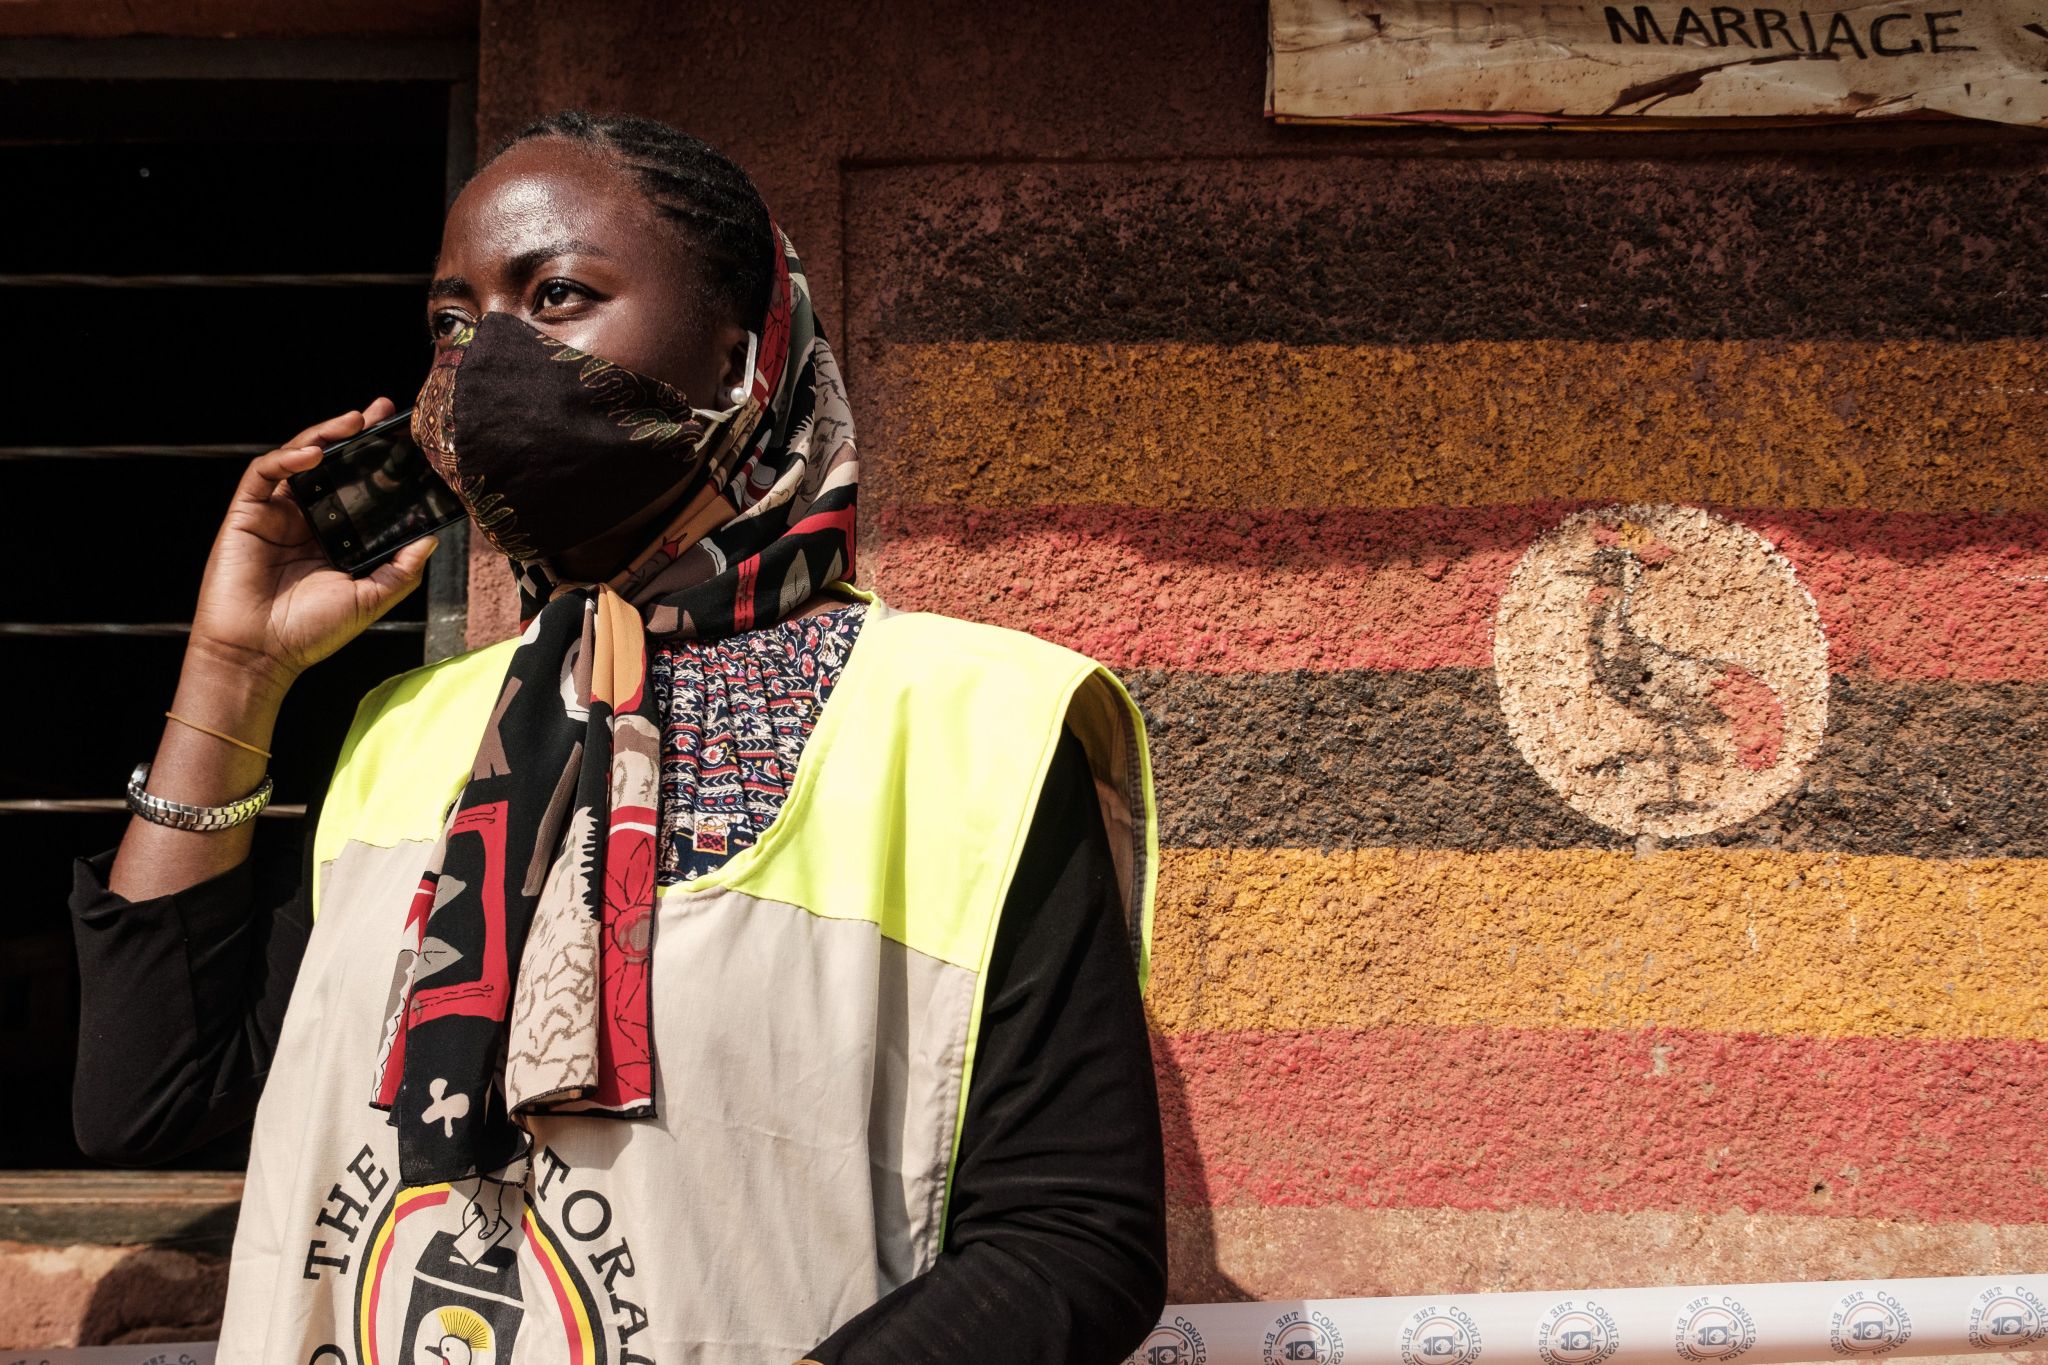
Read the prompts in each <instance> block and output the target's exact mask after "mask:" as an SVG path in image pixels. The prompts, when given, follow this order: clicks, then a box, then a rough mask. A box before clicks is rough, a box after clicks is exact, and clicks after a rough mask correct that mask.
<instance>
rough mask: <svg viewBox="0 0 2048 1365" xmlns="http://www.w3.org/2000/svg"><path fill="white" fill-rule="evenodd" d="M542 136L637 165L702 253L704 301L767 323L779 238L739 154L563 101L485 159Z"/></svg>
mask: <svg viewBox="0 0 2048 1365" xmlns="http://www.w3.org/2000/svg"><path fill="white" fill-rule="evenodd" d="M537 137H560V138H567V139H569V140H570V141H572V142H581V143H584V144H586V145H587V146H590V147H592V148H594V149H596V150H597V151H598V152H600V153H602V154H603V155H605V156H607V157H609V158H610V159H611V160H613V161H615V162H617V163H618V164H619V165H621V166H623V167H624V168H625V169H627V170H629V171H631V172H632V173H633V177H634V179H635V180H636V181H637V182H638V183H639V186H640V191H641V193H642V194H644V195H646V196H647V202H648V203H650V204H652V205H653V206H654V207H655V208H656V209H658V210H659V211H660V212H661V213H662V215H663V216H664V217H666V218H667V219H668V220H669V221H670V222H671V223H674V224H675V225H676V228H677V230H678V231H680V232H681V233H682V235H683V239H684V241H685V242H687V243H688V244H689V245H690V246H691V247H693V248H694V249H695V250H696V251H697V252H698V254H699V256H700V257H701V258H702V261H703V276H702V278H701V279H700V280H699V289H700V291H701V297H702V298H703V300H704V302H706V303H707V304H710V305H713V306H715V307H717V308H719V309H721V310H722V311H724V312H725V313H726V314H727V316H728V317H730V319H731V320H732V321H734V322H736V323H738V324H739V325H740V326H742V327H748V328H753V329H758V328H759V327H760V325H761V318H762V317H763V316H765V315H766V313H767V311H768V291H769V290H770V289H771V288H772V287H773V285H774V270H775V267H774V261H775V252H776V242H775V239H774V235H773V228H772V227H771V226H770V224H769V221H768V206H767V204H765V203H763V202H762V200H761V192H760V191H759V190H757V189H755V188H754V182H753V181H752V180H749V179H748V178H747V173H746V172H745V171H743V170H741V169H740V168H739V166H738V164H737V163H736V162H734V161H733V160H732V158H730V157H728V156H726V155H725V153H723V152H721V151H719V150H718V149H717V148H715V147H713V146H711V145H710V144H709V143H707V142H705V141H704V140H703V139H701V138H695V137H692V136H690V135H689V134H688V133H685V132H683V131H682V130H680V129H678V128H673V127H671V126H669V125H668V124H666V123H663V122H661V121H660V120H659V119H651V118H642V117H640V116H638V115H636V114H600V115H592V114H588V113H585V112H584V111H583V110H581V109H564V110H562V111H561V112H560V113H557V114H550V115H549V116H548V117H546V118H543V119H536V120H535V121H533V122H532V123H529V124H527V125H526V126H525V127H524V128H521V129H520V130H519V131H518V132H516V133H514V134H512V136H510V137H508V138H506V139H505V140H504V141H503V142H501V143H499V144H498V147H497V149H496V150H495V151H493V152H492V153H491V155H490V157H489V158H488V159H487V160H486V161H485V162H484V165H485V166H488V165H489V164H490V163H491V162H492V161H496V160H497V159H498V158H499V157H500V156H503V155H504V154H505V153H506V152H507V151H508V150H510V149H511V148H512V147H515V146H517V145H518V144H519V143H522V142H525V141H528V140H529V139H532V138H537ZM478 169H479V170H481V169H482V167H481V166H480V167H478Z"/></svg>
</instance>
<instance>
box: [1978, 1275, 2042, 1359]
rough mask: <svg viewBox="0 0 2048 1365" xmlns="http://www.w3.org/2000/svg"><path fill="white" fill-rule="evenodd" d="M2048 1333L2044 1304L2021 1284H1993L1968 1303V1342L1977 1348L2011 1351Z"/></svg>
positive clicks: (2027, 1344)
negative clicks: (2008, 1285) (2009, 1285)
mask: <svg viewBox="0 0 2048 1365" xmlns="http://www.w3.org/2000/svg"><path fill="white" fill-rule="evenodd" d="M2044 1336H2048V1304H2043V1303H2042V1302H2041V1300H2040V1297H2039V1296H2038V1295H2036V1294H2035V1293H2034V1291H2033V1290H2031V1289H2027V1288H2025V1287H2023V1286H2021V1285H2013V1286H2011V1287H2010V1288H2008V1287H2007V1286H2005V1285H1993V1286H1992V1287H1991V1288H1989V1289H1987V1290H1985V1291H1984V1292H1983V1293H1981V1294H1979V1295H1978V1296H1977V1301H1976V1302H1975V1303H1973V1304H1971V1305H1970V1327H1969V1339H1970V1344H1971V1345H1972V1346H1975V1347H1976V1348H1977V1349H1978V1350H1980V1351H2012V1350H2017V1349H2019V1348H2020V1347H2022V1346H2031V1345H2033V1344H2034V1343H2035V1342H2037V1341H2039V1340H2040V1339H2041V1338H2042V1337H2044Z"/></svg>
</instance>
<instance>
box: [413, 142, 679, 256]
mask: <svg viewBox="0 0 2048 1365" xmlns="http://www.w3.org/2000/svg"><path fill="white" fill-rule="evenodd" d="M572 238H573V239H581V240H583V241H587V242H590V243H592V244H594V245H596V246H599V247H601V248H603V249H604V250H605V251H606V252H607V253H609V254H611V255H612V256H614V257H616V258H618V259H620V260H624V261H631V260H633V259H635V258H640V259H643V260H649V261H650V262H654V263H660V264H663V265H669V266H675V265H680V264H681V263H682V258H683V257H684V256H685V254H686V253H685V251H684V245H683V242H682V239H681V236H680V235H679V234H678V233H677V232H676V231H675V230H674V229H672V228H671V227H669V226H668V224H667V223H666V222H665V221H664V220H663V219H662V218H661V216H660V215H659V213H658V212H657V211H656V210H655V208H654V206H653V205H652V204H650V203H648V202H647V198H646V196H645V195H643V194H642V193H641V192H640V189H639V187H638V185H636V184H635V183H634V179H633V176H632V173H631V172H630V171H628V170H626V169H625V168H624V167H622V166H619V165H618V164H616V163H614V162H613V161H611V160H609V159H608V158H607V157H605V156H604V155H603V154H602V153H601V152H599V151H597V150H596V149H595V148H590V147H585V146H583V145H581V144H578V143H574V142H570V141H568V140H567V139H565V138H553V137H547V138H534V139H531V140H529V141H527V142H522V143H519V144H517V145H516V146H514V147H512V148H510V149H509V150H507V151H506V152H505V153H504V155H502V156H500V157H499V158H498V159H497V160H495V161H493V162H491V164H490V165H488V166H486V167H484V168H483V169H482V170H481V171H479V172H477V174H476V176H475V178H473V179H472V180H471V181H470V182H469V183H468V184H467V185H465V186H463V188H462V193H461V194H460V195H458V196H456V200H455V203H454V204H453V205H452V206H450V208H449V210H448V219H447V222H446V224H445V225H444V226H443V228H442V233H441V257H442V260H443V261H444V262H451V261H453V260H460V262H461V263H462V264H463V266H464V268H466V269H469V270H479V269H482V268H484V267H485V266H486V265H487V264H488V263H489V262H491V261H493V260H498V261H506V260H510V259H512V258H514V257H517V256H519V255H520V254H521V253H522V252H525V251H528V250H530V249H531V248H533V247H534V246H536V245H538V244H541V243H544V242H555V241H562V240H567V239H572Z"/></svg>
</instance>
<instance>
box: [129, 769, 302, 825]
mask: <svg viewBox="0 0 2048 1365" xmlns="http://www.w3.org/2000/svg"><path fill="white" fill-rule="evenodd" d="M147 781H149V764H147V763H138V764H136V765H135V771H134V772H133V773H131V774H129V776H128V809H129V810H132V811H134V812H135V813H136V814H137V815H139V816H141V817H142V818H143V819H145V820H147V821H149V822H150V823H151V824H157V825H169V826H170V827H171V828H172V829H189V830H191V831H193V832H194V833H195V834H212V833H213V832H215V831H216V830H223V829H233V828H234V827H235V826H236V825H239V824H242V823H244V822H245V821H249V820H253V819H255V818H256V813H257V812H258V811H260V810H262V809H263V808H264V807H265V806H267V805H269V804H270V785H271V784H270V774H269V773H265V774H264V775H263V785H262V786H260V787H258V788H257V789H256V790H255V791H253V792H250V793H249V794H248V795H247V796H245V797H243V798H242V799H241V800H239V801H230V802H228V803H227V804H226V805H225V806H188V805H186V804H185V803H184V802H182V801H166V800H164V799H163V798H162V797H161V796H151V795H150V794H149V793H148V792H147V791H144V790H143V784H144V783H145V782H147Z"/></svg>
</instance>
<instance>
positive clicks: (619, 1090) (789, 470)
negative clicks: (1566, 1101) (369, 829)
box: [371, 230, 860, 1184]
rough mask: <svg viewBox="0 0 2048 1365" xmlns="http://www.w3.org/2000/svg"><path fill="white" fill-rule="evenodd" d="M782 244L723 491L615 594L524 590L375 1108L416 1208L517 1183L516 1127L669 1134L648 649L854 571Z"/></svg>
mask: <svg viewBox="0 0 2048 1365" xmlns="http://www.w3.org/2000/svg"><path fill="white" fill-rule="evenodd" d="M775 240H776V241H777V242H778V243H779V245H780V248H781V250H780V252H779V253H778V255H777V258H776V269H775V279H774V284H773V287H772V289H771V291H770V302H769V306H768V314H767V317H766V318H765V319H764V321H763V323H762V326H761V330H760V344H759V348H758V352H757V363H756V368H755V371H754V374H753V375H752V382H751V386H750V388H749V392H748V395H747V398H746V400H745V402H744V405H743V406H742V407H741V409H740V411H739V412H738V413H737V414H736V415H735V416H734V417H733V418H732V422H733V423H734V427H733V430H732V432H731V433H729V434H728V435H726V436H725V437H723V438H722V439H721V440H720V441H719V442H718V452H719V453H718V458H716V459H715V460H714V461H713V464H712V468H711V472H710V477H709V478H708V480H707V481H705V482H704V483H703V484H701V485H699V486H698V487H697V488H696V491H695V492H693V493H692V495H691V496H690V497H689V499H688V500H687V501H686V502H685V503H684V504H683V505H682V506H681V507H679V508H678V509H676V510H675V511H674V512H673V514H672V515H671V516H670V517H669V518H668V520H667V522H666V524H665V525H664V527H663V529H662V530H661V532H660V533H659V534H658V535H657V536H656V537H654V539H653V541H652V543H651V544H650V545H649V546H648V548H647V549H645V550H644V551H643V552H642V553H641V554H640V555H639V556H637V557H636V558H635V559H634V561H633V562H632V563H631V564H629V565H628V566H627V567H626V568H625V569H624V570H623V571H621V572H620V573H619V574H618V575H616V576H615V577H614V578H612V579H611V580H610V581H608V582H606V583H602V584H595V585H592V584H578V583H573V582H567V581H563V580H562V579H560V578H559V577H558V576H557V575H556V574H555V573H554V572H553V571H552V570H551V569H550V568H549V567H548V566H547V565H546V564H544V563H540V562H534V563H526V564H519V565H516V566H515V568H516V570H517V572H518V577H519V583H520V592H521V608H522V613H521V614H522V616H523V617H524V618H526V627H525V631H524V633H523V634H522V635H521V637H520V641H519V645H518V647H517V648H516V649H515V650H514V652H513V654H512V660H511V665H510V667H509V668H508V669H507V671H506V675H505V681H504V684H503V686H502V688H501V690H500V692H499V695H498V701H497V705H496V706H495V708H494V709H493V710H492V713H491V716H490V719H489V722H488V723H487V724H486V726H485V729H484V736H483V741H482V743H481V744H480V746H479V747H478V750H477V755H476V762H475V764H474V766H473V768H472V770H471V774H470V778H469V781H468V783H467V785H465V786H464V787H463V790H462V794H461V796H460V797H459V798H458V799H457V800H456V802H455V805H454V808H453V810H452V811H451V812H450V815H449V818H448V823H447V826H446V828H445V829H444V831H443V833H442V836H441V839H440V841H439V843H438V844H437V845H436V846H435V848H434V852H433V855H432V857H431V859H430V861H429V863H428V865H427V868H426V870H425V872H424V873H423V875H422V876H421V878H420V883H419V887H418V889H417V890H416V892H415V893H414V897H413V902H412V909H411V912H410V914H409V915H408V916H407V918H406V922H405V935H406V938H405V942H404V945H403V947H402V949H401V951H400V952H399V954H398V962H397V965H396V968H395V970H394V973H393V979H392V990H391V997H390V1001H389V1008H388V1011H387V1019H386V1024H385V1030H384V1039H383V1044H382V1046H381V1047H380V1049H379V1053H378V1066H377V1076H376V1088H375V1097H374V1098H373V1100H372V1101H371V1102H372V1103H373V1104H375V1105H377V1106H378V1107H380V1108H385V1109H388V1110H389V1111H390V1112H391V1120H392V1123H393V1124H394V1125H395V1126H396V1127H397V1129H398V1153H399V1173H400V1175H401V1177H402V1178H403V1179H404V1181H405V1182H406V1183H407V1184H422V1183H429V1182H434V1181H442V1180H461V1179H466V1178H469V1177H472V1176H481V1175H485V1174H487V1173H489V1172H491V1171H493V1170H497V1169H499V1168H501V1167H503V1166H506V1165H508V1164H509V1163H511V1162H513V1161H515V1160H516V1159H518V1158H519V1157H520V1156H521V1155H522V1153H523V1152H524V1150H525V1147H526V1140H525V1136H524V1133H523V1132H522V1130H521V1129H520V1128H519V1127H518V1125H517V1124H516V1123H515V1122H514V1121H513V1116H515V1115H518V1114H522V1113H540V1112H550V1113H565V1112H572V1113H588V1114H595V1115H610V1116H614V1117H619V1118H640V1117H646V1116H648V1115H651V1114H652V1113H653V1112H654V1088H653V1082H654V1077H653V1063H652V1056H651V1046H650V1044H651V1022H652V1013H651V1008H650V1002H649V998H648V987H649V974H648V965H649V962H648V959H649V954H650V950H651V946H652V931H653V920H654V888H655V874H656V862H657V858H656V844H655V837H656V836H655V832H656V830H657V829H658V828H659V809H658V807H659V802H660V782H659V772H660V752H659V728H658V718H657V717H656V716H655V715H654V714H653V706H652V697H651V693H652V689H651V688H650V687H649V686H648V685H647V640H648V639H649V638H650V637H652V638H654V639H656V640H663V639H711V638H717V637H719V636H724V635H729V634H735V633H738V632H740V631H746V630H753V629H758V628H761V627H765V626H770V625H773V624H775V623H776V622H777V621H780V620H782V619H784V618H785V617H787V616H789V615H791V614H792V613H794V612H795V611H796V610H797V609H798V608H799V607H801V606H802V605H803V604H805V603H806V602H808V601H809V600H810V599H811V598H812V597H813V596H814V595H815V594H816V592H817V591H818V590H819V589H821V588H823V587H825V586H826V585H828V584H830V583H833V582H835V581H838V580H842V579H846V578H849V577H851V575H852V571H853V547H854V504H855V492H856V487H857V484H858V479H859V468H860V466H859V463H858V460H857V458H856V455H855V451H854V440H853V414H852V411H851V410H850V408H849V407H848V404H847V400H846V390H845V387H844V385H843V384H842V383H841V381H840V377H839V368H838V365H837V363H836V362H835V361H834V359H833V356H832V352H831V349H830V348H829V347H828V346H827V345H826V344H825V338H824V336H823V335H822V333H821V332H820V331H819V328H818V323H817V319H816V316H815V314H814V312H813V310H812V306H811V294H810V285H809V282H808V281H807V280H806V279H805V277H804V274H803V266H802V263H801V262H800V261H799V260H798V259H797V255H796V250H795V248H794V247H792V246H791V245H790V242H789V239H788V238H787V237H785V236H783V235H782V233H781V232H780V231H779V230H777V231H775ZM449 374H450V375H451V376H452V374H453V370H452V369H451V370H450V371H449ZM430 387H431V384H430ZM431 397H432V396H431V394H428V395H423V396H422V405H423V406H424V405H426V404H427V403H428V402H429V401H431ZM458 435H459V433H458ZM501 1056H502V1058H503V1076H502V1083H500V1077H499V1075H498V1070H499V1059H500V1057H501Z"/></svg>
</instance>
